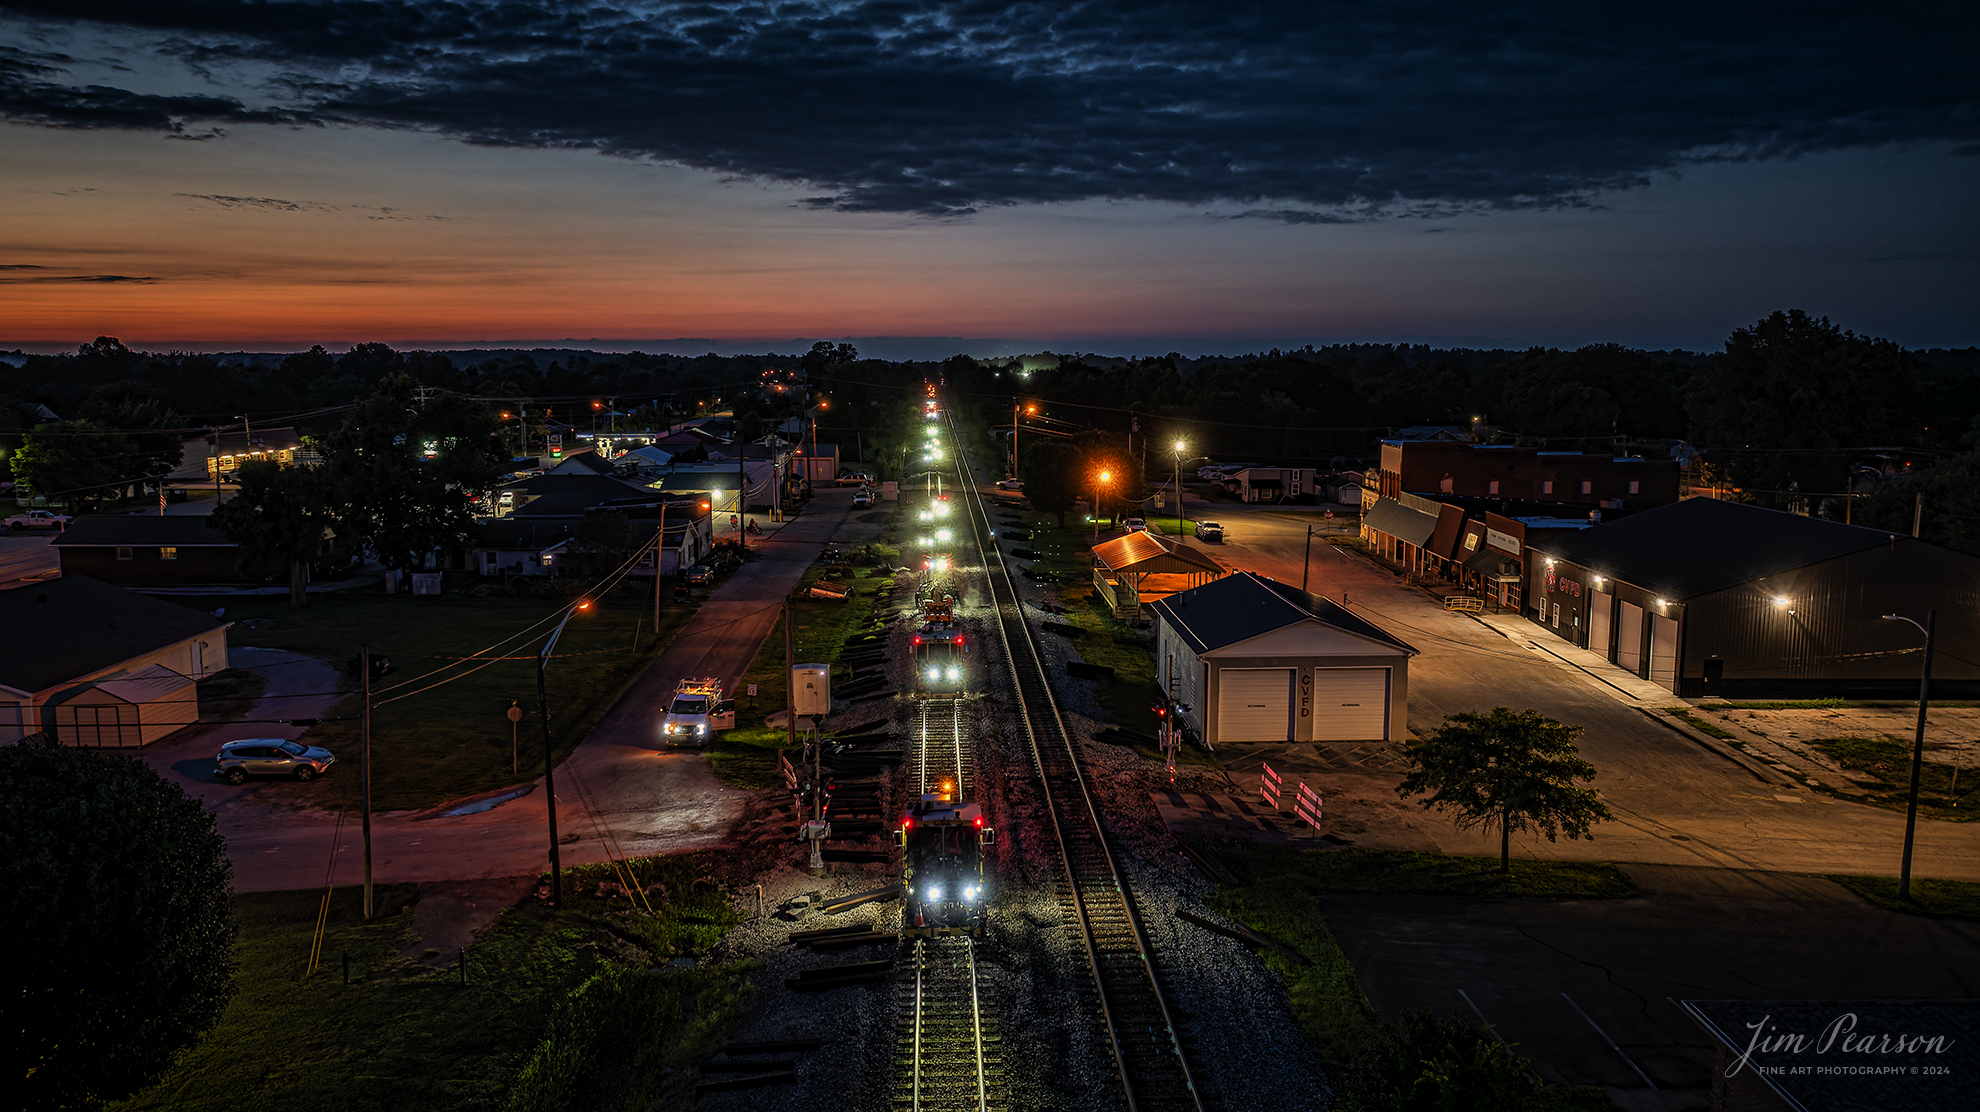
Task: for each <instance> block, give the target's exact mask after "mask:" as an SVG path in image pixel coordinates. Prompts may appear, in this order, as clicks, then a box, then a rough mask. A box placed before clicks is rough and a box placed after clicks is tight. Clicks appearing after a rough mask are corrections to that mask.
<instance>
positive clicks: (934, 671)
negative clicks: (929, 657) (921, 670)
mask: <svg viewBox="0 0 1980 1112" xmlns="http://www.w3.org/2000/svg"><path fill="white" fill-rule="evenodd" d="M928 678H929V679H931V680H939V679H941V678H942V671H941V669H939V668H930V669H929V670H928Z"/></svg>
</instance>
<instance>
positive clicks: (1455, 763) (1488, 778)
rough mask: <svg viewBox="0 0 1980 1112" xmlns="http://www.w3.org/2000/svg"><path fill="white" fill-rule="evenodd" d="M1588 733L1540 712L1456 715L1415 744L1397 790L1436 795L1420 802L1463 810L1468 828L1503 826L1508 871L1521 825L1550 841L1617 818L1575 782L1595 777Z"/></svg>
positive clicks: (1581, 834) (1502, 861)
mask: <svg viewBox="0 0 1980 1112" xmlns="http://www.w3.org/2000/svg"><path fill="white" fill-rule="evenodd" d="M1581 730H1582V728H1581V727H1580V726H1569V725H1566V724H1564V723H1561V722H1556V721H1554V720H1553V719H1551V718H1548V717H1547V716H1545V715H1543V714H1541V713H1540V712H1539V711H1536V710H1522V711H1514V710H1511V709H1510V708H1507V707H1493V708H1492V711H1491V713H1489V714H1474V713H1470V712H1466V713H1464V714H1453V715H1451V716H1449V717H1447V718H1445V719H1444V724H1443V725H1442V726H1440V727H1438V729H1437V731H1436V732H1435V733H1433V734H1431V735H1430V736H1429V737H1428V738H1425V739H1424V740H1423V741H1421V742H1419V743H1418V744H1416V745H1412V746H1410V748H1409V751H1408V753H1407V757H1408V759H1409V761H1410V763H1411V764H1412V765H1413V766H1414V767H1413V768H1412V769H1411V770H1410V772H1409V775H1407V776H1405V777H1403V781H1402V783H1400V784H1398V785H1396V794H1397V795H1400V796H1405V797H1407V796H1412V795H1424V794H1425V793H1428V796H1427V798H1424V799H1421V800H1418V802H1419V803H1421V804H1422V805H1423V806H1424V807H1425V808H1426V809H1428V808H1436V809H1438V810H1441V811H1454V812H1456V813H1457V820H1456V821H1457V824H1458V826H1459V827H1460V828H1464V829H1468V828H1470V827H1474V826H1485V827H1487V828H1489V827H1492V826H1497V827H1498V828H1499V871H1500V872H1506V871H1508V870H1509V869H1510V868H1511V867H1512V834H1513V831H1515V830H1518V831H1522V832H1524V831H1526V830H1538V831H1539V832H1540V833H1542V834H1545V835H1546V836H1547V840H1548V841H1550V842H1552V841H1557V840H1558V839H1559V836H1560V835H1562V834H1566V835H1567V836H1568V837H1569V838H1571V839H1577V840H1578V839H1581V838H1586V837H1590V835H1589V833H1588V828H1589V827H1590V826H1591V825H1593V824H1594V823H1596V822H1607V821H1611V820H1613V819H1614V818H1615V815H1614V814H1613V813H1611V812H1610V810H1609V807H1608V805H1607V804H1605V803H1603V802H1602V799H1601V796H1600V794H1599V793H1597V792H1596V791H1595V789H1593V788H1578V787H1575V781H1577V780H1593V779H1594V778H1595V766H1594V765H1591V764H1589V763H1588V762H1587V761H1584V760H1582V759H1581V757H1580V755H1579V751H1578V750H1577V749H1576V748H1575V744H1574V742H1575V738H1577V737H1580V736H1581Z"/></svg>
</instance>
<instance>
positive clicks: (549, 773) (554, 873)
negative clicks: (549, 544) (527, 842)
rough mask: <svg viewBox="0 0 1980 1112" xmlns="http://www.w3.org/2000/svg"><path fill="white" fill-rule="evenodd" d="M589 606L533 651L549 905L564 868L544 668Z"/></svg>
mask: <svg viewBox="0 0 1980 1112" xmlns="http://www.w3.org/2000/svg"><path fill="white" fill-rule="evenodd" d="M656 570H657V569H656ZM589 609H591V600H590V599H588V598H581V599H579V600H577V601H576V602H574V603H572V604H571V607H570V609H568V610H566V611H564V620H563V621H561V622H558V623H557V628H556V629H554V630H551V631H550V639H549V640H547V641H545V642H543V651H542V652H539V653H537V654H536V708H537V710H538V712H539V713H541V714H542V716H543V797H544V802H546V803H548V804H549V805H550V906H551V907H553V908H561V907H563V906H564V868H563V861H562V860H561V859H560V858H559V856H558V853H557V781H556V777H555V770H554V769H552V768H551V764H550V696H549V694H548V693H547V692H546V690H545V688H544V686H543V670H544V669H545V668H547V667H548V666H549V664H550V653H551V652H552V650H554V649H556V647H557V638H559V637H562V636H563V635H564V626H565V625H566V624H568V623H569V622H570V620H571V615H573V614H576V613H578V612H579V611H583V610H589Z"/></svg>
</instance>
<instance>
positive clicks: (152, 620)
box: [0, 575, 228, 692]
mask: <svg viewBox="0 0 1980 1112" xmlns="http://www.w3.org/2000/svg"><path fill="white" fill-rule="evenodd" d="M227 625H228V623H227V622H224V621H221V620H220V619H218V618H215V617H213V616H212V615H210V614H206V613H202V612H201V611H198V610H190V609H187V608H186V607H183V606H179V605H177V604H175V603H170V602H165V601H163V600H161V599H155V598H151V597H149V596H147V595H141V594H138V593H137V592H136V591H126V590H124V589H123V588H122V587H113V586H111V585H110V584H108V583H104V582H102V581H100V580H96V579H91V578H89V577H87V576H82V575H65V576H63V577H62V578H60V579H49V580H43V581H41V582H39V583H30V584H28V585H27V586H25V587H18V588H15V589H14V590H11V591H0V629H7V630H11V631H13V635H12V636H8V637H0V684H4V685H6V686H8V687H11V688H13V689H14V690H16V691H28V692H35V691H44V690H46V689H48V688H51V687H54V686H56V685H57V684H61V683H66V682H68V681H69V680H74V679H80V678H81V677H84V676H88V675H92V674H94V673H96V672H101V671H102V670H104V669H105V668H111V667H115V666H116V665H118V664H120V663H122V662H124V661H126V660H129V659H131V658H132V657H136V656H142V655H144V654H145V653H149V652H156V651H157V650H159V649H162V648H166V647H168V646H170V645H174V644H177V643H178V642H180V641H184V640H186V639H187V638H189V637H197V636H199V635H200V634H202V633H210V632H213V631H215V630H219V629H224V628H226V626H227Z"/></svg>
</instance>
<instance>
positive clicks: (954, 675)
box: [949, 668, 961, 679]
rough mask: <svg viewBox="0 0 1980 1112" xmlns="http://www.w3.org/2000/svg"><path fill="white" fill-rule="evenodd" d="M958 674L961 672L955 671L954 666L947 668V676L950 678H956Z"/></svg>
mask: <svg viewBox="0 0 1980 1112" xmlns="http://www.w3.org/2000/svg"><path fill="white" fill-rule="evenodd" d="M959 675H961V673H960V672H957V671H956V670H955V669H954V668H951V669H949V678H950V679H955V678H956V677H957V676H959Z"/></svg>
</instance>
